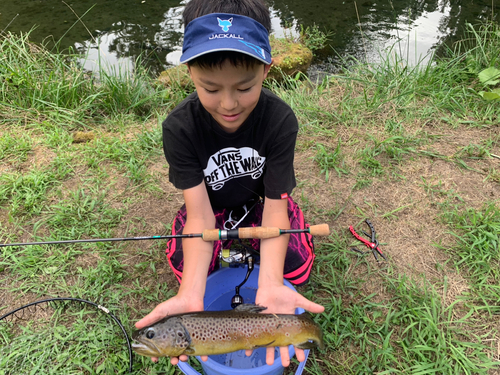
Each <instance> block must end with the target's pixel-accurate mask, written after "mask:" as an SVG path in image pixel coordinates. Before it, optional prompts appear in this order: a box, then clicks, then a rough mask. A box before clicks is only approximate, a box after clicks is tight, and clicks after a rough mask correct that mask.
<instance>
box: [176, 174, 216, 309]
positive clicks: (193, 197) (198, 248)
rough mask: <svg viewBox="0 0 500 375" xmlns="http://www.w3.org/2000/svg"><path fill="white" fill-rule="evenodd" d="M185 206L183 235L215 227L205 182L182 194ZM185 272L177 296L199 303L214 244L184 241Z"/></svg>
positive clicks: (203, 291) (190, 240)
mask: <svg viewBox="0 0 500 375" xmlns="http://www.w3.org/2000/svg"><path fill="white" fill-rule="evenodd" d="M183 193H184V202H185V204H186V224H185V225H184V230H183V233H202V232H203V231H204V230H205V229H213V228H215V216H214V212H213V209H212V205H211V204H210V199H209V198H208V193H207V188H206V186H205V183H204V182H202V183H201V184H200V185H198V186H195V187H194V188H191V189H187V190H184V191H183ZM182 250H183V255H184V269H183V271H182V283H181V286H180V288H179V292H178V294H182V295H186V296H189V297H191V298H195V299H197V300H199V301H201V302H202V304H203V296H204V295H205V287H206V284H207V275H208V268H209V266H210V261H211V260H212V252H213V243H212V242H207V241H204V240H203V239H201V238H183V239H182Z"/></svg>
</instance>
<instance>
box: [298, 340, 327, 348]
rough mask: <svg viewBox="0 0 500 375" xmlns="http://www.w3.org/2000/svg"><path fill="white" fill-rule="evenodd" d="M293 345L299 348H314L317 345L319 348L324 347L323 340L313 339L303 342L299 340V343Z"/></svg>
mask: <svg viewBox="0 0 500 375" xmlns="http://www.w3.org/2000/svg"><path fill="white" fill-rule="evenodd" d="M295 346H296V347H297V348H299V349H315V348H318V347H319V348H320V349H324V345H323V342H322V341H315V340H312V341H304V342H301V343H300V344H298V345H295Z"/></svg>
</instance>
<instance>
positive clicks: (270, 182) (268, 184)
mask: <svg viewBox="0 0 500 375" xmlns="http://www.w3.org/2000/svg"><path fill="white" fill-rule="evenodd" d="M282 121H283V123H282V126H281V129H282V131H281V132H280V133H279V136H277V137H276V140H275V141H274V142H272V145H271V146H270V150H269V153H268V158H267V161H266V171H265V174H264V187H265V195H266V197H268V198H271V199H280V198H282V194H284V193H286V194H291V193H292V190H293V189H294V188H295V186H296V180H295V170H294V167H293V160H294V154H295V143H296V140H297V132H298V122H297V118H296V117H295V114H294V113H293V111H292V110H291V109H290V111H289V113H288V114H287V116H286V117H285V118H284V120H282Z"/></svg>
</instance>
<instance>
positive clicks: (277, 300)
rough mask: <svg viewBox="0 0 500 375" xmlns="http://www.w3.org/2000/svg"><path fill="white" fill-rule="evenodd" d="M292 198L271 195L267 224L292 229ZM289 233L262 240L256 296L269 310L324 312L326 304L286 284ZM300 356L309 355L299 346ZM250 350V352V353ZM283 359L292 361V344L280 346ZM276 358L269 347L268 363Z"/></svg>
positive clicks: (265, 217) (267, 202) (265, 215)
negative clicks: (290, 215)
mask: <svg viewBox="0 0 500 375" xmlns="http://www.w3.org/2000/svg"><path fill="white" fill-rule="evenodd" d="M287 204H288V200H287V199H269V198H267V197H266V199H265V203H264V212H263V214H262V226H263V227H277V228H280V229H289V228H290V221H289V219H288V209H287ZM288 239H289V235H281V236H278V237H274V238H268V239H265V240H261V244H260V270H259V288H258V290H257V296H256V299H255V302H256V304H258V305H261V306H265V307H267V310H265V311H264V312H265V313H282V314H294V313H295V309H296V308H297V307H301V308H303V309H305V310H307V311H310V312H313V313H321V312H323V310H324V307H323V306H321V305H318V304H316V303H314V302H311V301H309V300H308V299H306V298H305V297H303V296H302V295H300V294H299V293H297V292H294V291H293V290H292V289H290V288H289V287H287V286H285V285H284V284H283V272H284V265H285V256H286V252H287V248H288ZM295 352H296V355H297V359H298V360H299V361H300V362H302V361H304V359H305V356H304V351H303V350H300V349H298V348H295ZM247 354H248V353H247ZM280 355H281V363H282V365H283V366H288V365H289V364H290V355H289V352H288V347H283V348H280ZM273 362H274V348H268V349H267V356H266V363H267V364H268V365H272V364H273Z"/></svg>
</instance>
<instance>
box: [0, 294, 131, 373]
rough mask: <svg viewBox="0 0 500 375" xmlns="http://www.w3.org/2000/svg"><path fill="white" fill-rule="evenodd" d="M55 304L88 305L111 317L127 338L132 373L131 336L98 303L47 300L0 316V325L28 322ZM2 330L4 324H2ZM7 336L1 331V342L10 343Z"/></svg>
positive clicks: (66, 299)
mask: <svg viewBox="0 0 500 375" xmlns="http://www.w3.org/2000/svg"><path fill="white" fill-rule="evenodd" d="M53 302H71V303H74V302H77V303H82V304H86V305H89V306H92V307H94V308H96V309H97V310H99V311H101V312H103V313H104V314H105V316H108V317H110V318H111V319H112V321H113V322H114V323H115V325H118V326H119V327H120V329H121V332H122V333H123V336H124V337H125V341H126V343H127V349H128V359H129V367H128V372H129V373H131V372H132V365H133V356H132V347H131V344H130V339H129V336H128V334H127V332H126V330H125V328H124V327H123V325H122V323H121V322H120V320H119V319H118V318H117V317H116V316H115V315H114V314H113V313H112V312H110V311H109V309H107V308H106V307H104V306H102V305H99V304H97V303H94V302H91V301H87V300H84V299H80V298H73V297H54V298H47V299H43V300H39V301H35V302H31V303H28V304H26V305H24V306H21V307H18V308H16V309H14V310H12V311H10V312H8V313H7V314H4V315H2V316H0V323H4V324H6V323H5V322H11V323H13V322H14V321H15V320H27V319H26V318H28V317H30V316H32V315H34V314H35V313H36V310H37V308H40V309H41V310H43V311H45V310H46V307H45V306H44V305H48V306H50V304H51V303H53ZM26 311H28V314H26ZM26 315H27V316H26ZM0 328H2V324H0ZM6 336H8V335H6V333H5V332H3V331H2V330H0V340H2V339H3V340H5V341H6V342H8V337H6ZM3 340H2V341H3ZM68 359H69V357H68ZM1 360H2V359H1V358H0V362H1ZM0 372H1V371H0Z"/></svg>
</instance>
